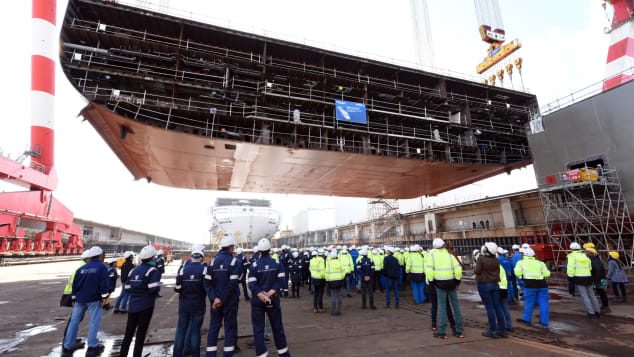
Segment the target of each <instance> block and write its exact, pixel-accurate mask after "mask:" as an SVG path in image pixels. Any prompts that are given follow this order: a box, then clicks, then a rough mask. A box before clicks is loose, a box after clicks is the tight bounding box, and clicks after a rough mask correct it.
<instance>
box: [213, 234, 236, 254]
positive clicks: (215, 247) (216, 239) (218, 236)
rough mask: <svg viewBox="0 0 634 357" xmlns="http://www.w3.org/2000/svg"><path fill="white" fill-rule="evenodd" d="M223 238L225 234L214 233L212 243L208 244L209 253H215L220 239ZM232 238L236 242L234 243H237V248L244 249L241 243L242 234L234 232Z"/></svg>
mask: <svg viewBox="0 0 634 357" xmlns="http://www.w3.org/2000/svg"><path fill="white" fill-rule="evenodd" d="M224 236H225V234H224V233H223V232H220V231H218V232H217V233H216V237H215V239H214V241H213V242H210V245H211V251H212V252H215V251H216V250H218V248H220V241H221V240H222V238H223V237H224ZM210 238H211V237H210ZM233 238H234V239H235V240H236V242H237V243H238V244H237V245H238V247H240V248H243V249H244V243H243V242H242V233H240V232H235V233H234V234H233ZM210 240H211V239H210Z"/></svg>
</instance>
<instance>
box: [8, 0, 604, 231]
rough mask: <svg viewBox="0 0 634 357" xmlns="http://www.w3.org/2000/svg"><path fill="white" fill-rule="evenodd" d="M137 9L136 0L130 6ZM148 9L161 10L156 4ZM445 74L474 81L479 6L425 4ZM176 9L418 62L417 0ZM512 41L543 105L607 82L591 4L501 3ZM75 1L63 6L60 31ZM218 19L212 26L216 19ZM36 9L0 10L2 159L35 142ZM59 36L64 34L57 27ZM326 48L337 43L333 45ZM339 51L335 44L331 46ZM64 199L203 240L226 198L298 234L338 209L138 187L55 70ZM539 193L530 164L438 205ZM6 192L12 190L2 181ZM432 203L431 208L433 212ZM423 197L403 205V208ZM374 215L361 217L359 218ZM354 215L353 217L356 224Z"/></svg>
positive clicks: (595, 6) (226, 0) (85, 212)
mask: <svg viewBox="0 0 634 357" xmlns="http://www.w3.org/2000/svg"><path fill="white" fill-rule="evenodd" d="M131 2H133V1H131ZM144 2H146V3H147V2H153V3H158V2H159V0H153V1H148V0H144ZM428 3H429V12H430V21H431V24H430V25H431V31H432V36H433V42H434V48H435V55H436V65H437V67H442V68H445V69H449V70H452V71H456V72H461V73H468V74H470V75H473V74H475V66H476V64H477V63H479V62H480V61H481V59H482V58H483V57H484V56H485V54H486V48H487V45H486V44H485V43H484V42H482V41H481V40H480V37H479V34H478V30H477V28H478V24H477V21H476V16H475V9H474V4H473V1H472V0H451V1H448V0H428ZM170 5H171V7H173V8H179V9H183V10H186V11H191V12H192V13H195V14H200V15H205V16H209V17H210V18H209V21H210V22H214V23H216V24H225V25H228V26H230V27H240V28H243V29H248V28H251V29H252V31H255V32H259V33H262V31H264V30H265V31H267V34H268V35H270V36H271V37H277V36H276V35H274V34H273V32H278V33H283V34H286V35H285V37H287V36H288V35H292V36H293V37H294V38H296V39H297V41H307V42H312V43H314V42H319V43H321V44H322V46H326V47H328V48H330V49H332V48H335V49H342V48H346V49H349V50H353V51H361V52H366V53H372V54H376V55H380V56H383V57H386V58H393V59H395V60H401V61H408V62H412V63H413V62H415V58H414V46H413V34H412V25H411V18H410V8H409V0H390V1H385V0H363V1H361V0H336V1H334V0H320V1H297V0H268V1H261V0H214V1H209V0H200V1H195V0H178V1H176V0H172V1H171V4H170ZM500 5H501V11H502V17H503V21H504V25H505V30H506V33H507V38H509V39H510V38H519V39H520V40H521V41H522V45H523V48H522V49H521V56H522V57H523V59H524V69H523V73H522V74H523V80H524V84H525V86H526V87H527V88H528V89H530V92H532V93H535V94H536V95H537V97H538V100H539V102H540V104H541V105H544V104H546V103H548V102H551V101H553V100H555V99H556V98H558V97H563V96H566V95H568V94H569V93H570V92H571V91H574V90H575V89H580V88H583V87H585V86H587V85H589V84H591V83H595V82H598V81H600V80H601V79H602V78H603V76H604V70H605V61H606V56H607V47H608V40H609V36H608V35H605V34H604V33H603V28H604V27H606V26H607V25H608V23H607V19H606V14H605V13H604V11H603V9H602V8H601V6H600V3H599V2H598V1H593V0H558V1H552V0H533V1H517V0H500ZM65 8H66V1H64V0H58V25H59V24H61V22H62V20H63V16H64V12H65ZM211 17H213V18H211ZM30 18H31V1H27V0H21V1H13V2H11V9H10V11H9V9H7V8H6V6H5V9H4V11H2V12H0V26H2V33H3V34H4V36H3V43H2V47H3V49H4V50H3V55H2V56H0V73H1V76H0V78H2V85H0V98H2V106H0V118H1V119H0V150H2V151H3V152H4V153H5V155H7V154H9V155H11V156H13V157H15V156H17V155H18V154H19V153H20V152H22V151H24V150H25V149H26V148H27V147H28V144H29V132H30V131H29V126H30V114H29V106H30V103H29V102H30V52H31V49H30V45H31V41H30V39H31V21H30ZM58 27H59V26H58ZM326 44H328V45H326ZM333 46H334V47H333ZM56 93H57V94H56V98H57V104H56V105H57V107H56V113H55V115H56V119H55V120H56V124H55V129H56V148H55V150H56V169H57V172H58V174H59V177H60V184H59V189H58V191H57V192H56V193H55V194H56V196H57V198H59V199H60V200H61V201H62V202H63V203H64V204H65V205H66V206H68V207H69V208H71V209H72V210H73V211H74V213H75V216H76V217H80V218H84V219H90V220H94V221H98V222H103V223H107V224H111V225H120V226H123V227H126V228H130V229H135V230H140V231H145V232H150V233H154V234H159V235H163V236H168V237H172V238H177V239H183V240H189V241H199V242H201V241H203V240H204V241H206V240H207V239H208V233H207V232H208V228H209V225H210V215H209V209H210V207H211V205H212V204H213V202H214V200H215V198H216V197H217V196H232V197H244V198H247V197H253V198H268V199H271V200H272V201H273V206H274V208H277V209H279V210H280V211H281V212H282V214H283V219H282V226H283V228H284V227H285V226H287V225H289V226H290V225H291V222H292V218H293V216H294V215H295V214H297V212H299V211H300V210H302V209H306V208H309V207H315V208H319V207H332V206H333V200H332V198H330V197H324V196H301V195H273V194H257V193H256V194H254V193H233V192H231V193H229V192H214V191H193V190H182V189H173V188H166V187H162V186H158V185H155V184H148V183H147V182H145V180H142V181H134V180H133V178H132V176H131V174H130V173H129V172H128V171H127V169H126V168H125V167H124V166H123V165H122V164H121V163H120V162H119V160H118V159H117V158H116V156H115V155H114V153H113V152H112V151H111V150H110V149H109V148H108V147H107V145H106V144H105V143H104V141H103V140H102V139H101V137H100V136H99V135H98V134H97V133H96V131H95V130H94V129H93V128H92V127H91V126H90V124H88V123H87V122H84V123H82V122H81V119H80V118H77V113H78V112H79V111H80V110H81V108H82V107H83V106H84V105H85V101H84V100H83V99H82V98H81V96H80V95H79V94H78V93H77V92H76V91H75V90H74V89H73V88H72V86H71V85H70V83H69V82H68V81H67V80H66V78H65V77H64V75H63V74H62V73H61V68H60V67H59V66H58V68H57V84H56ZM533 187H535V178H534V174H533V169H532V167H528V168H525V169H521V170H518V171H514V173H513V174H511V175H510V176H509V175H506V174H504V175H500V176H497V177H494V178H491V179H488V180H484V181H481V182H478V183H476V184H473V185H469V186H466V187H463V188H460V189H457V190H454V191H451V192H447V193H445V194H442V195H440V196H439V197H438V198H430V199H425V202H427V203H430V202H432V201H434V200H436V201H438V202H448V201H453V200H465V199H470V198H478V197H481V196H484V195H495V194H502V193H507V192H512V191H517V190H523V189H529V188H533ZM0 190H15V188H13V187H12V186H9V185H7V184H5V183H0ZM427 203H424V204H425V205H427ZM420 204H421V200H420V199H415V200H408V201H406V202H402V203H401V206H402V207H403V209H405V210H412V209H418V208H420ZM364 215H365V212H363V210H359V212H358V219H361V218H362V217H363V216H364ZM352 216H354V215H352Z"/></svg>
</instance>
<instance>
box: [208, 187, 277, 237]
mask: <svg viewBox="0 0 634 357" xmlns="http://www.w3.org/2000/svg"><path fill="white" fill-rule="evenodd" d="M211 211H212V225H211V239H212V241H213V239H214V237H216V236H217V235H218V233H221V234H223V235H227V234H232V235H233V236H234V237H235V238H236V240H237V241H238V243H240V241H242V246H246V247H251V246H252V245H253V244H254V243H256V242H257V241H258V240H260V239H261V238H269V239H270V238H272V237H273V235H274V234H275V233H276V232H277V231H278V228H279V224H280V218H281V216H280V213H279V212H278V211H276V210H274V209H273V208H271V201H269V200H258V199H237V198H218V199H216V204H215V205H214V207H213V208H212V210H211Z"/></svg>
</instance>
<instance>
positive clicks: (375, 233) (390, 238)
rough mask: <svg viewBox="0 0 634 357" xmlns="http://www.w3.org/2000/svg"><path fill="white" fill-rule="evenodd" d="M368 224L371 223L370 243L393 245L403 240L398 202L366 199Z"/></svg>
mask: <svg viewBox="0 0 634 357" xmlns="http://www.w3.org/2000/svg"><path fill="white" fill-rule="evenodd" d="M368 222H371V233H370V237H369V238H370V242H371V243H374V244H378V243H384V244H387V243H395V242H396V241H400V240H402V239H403V226H402V224H401V218H400V214H399V213H398V200H391V199H382V198H376V199H374V198H371V199H368Z"/></svg>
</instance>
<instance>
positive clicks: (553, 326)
mask: <svg viewBox="0 0 634 357" xmlns="http://www.w3.org/2000/svg"><path fill="white" fill-rule="evenodd" d="M548 329H549V330H550V331H552V332H576V331H577V330H578V328H577V327H576V326H575V325H572V324H569V323H566V322H562V321H553V320H550V321H549V322H548Z"/></svg>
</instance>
